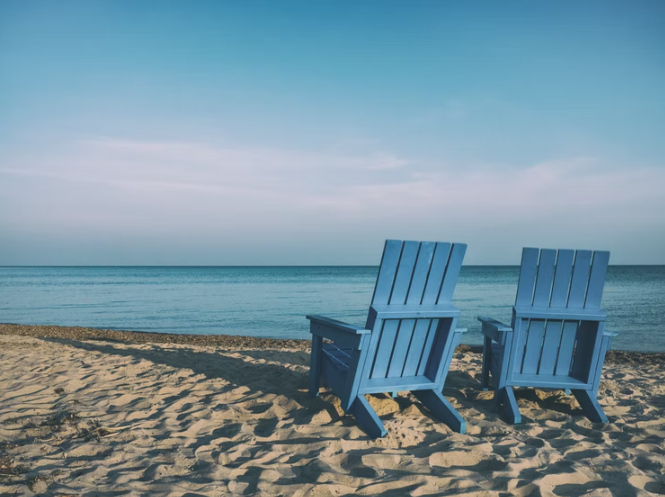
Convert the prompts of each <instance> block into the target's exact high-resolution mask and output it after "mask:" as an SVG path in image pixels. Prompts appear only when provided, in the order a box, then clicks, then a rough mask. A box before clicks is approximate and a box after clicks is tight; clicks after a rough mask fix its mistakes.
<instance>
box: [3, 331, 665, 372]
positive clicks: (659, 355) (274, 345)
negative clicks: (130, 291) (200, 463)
mask: <svg viewBox="0 0 665 497" xmlns="http://www.w3.org/2000/svg"><path fill="white" fill-rule="evenodd" d="M0 335H19V336H29V337H33V338H65V339H70V340H106V341H112V342H124V343H173V344H182V345H203V346H211V347H221V348H226V349H291V350H309V348H310V341H309V340H298V339H289V340H286V339H278V338H258V337H245V336H234V335H177V334H174V333H173V334H172V333H151V332H144V331H115V330H101V329H97V328H80V327H76V326H31V325H23V324H0ZM482 351H483V348H482V347H480V346H477V345H460V346H459V347H458V348H457V352H458V353H469V352H470V353H482ZM605 361H606V362H608V363H616V364H635V365H638V364H641V365H658V364H662V365H665V353H664V352H627V351H622V350H611V351H609V352H608V353H607V357H606V360H605Z"/></svg>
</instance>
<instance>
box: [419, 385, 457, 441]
mask: <svg viewBox="0 0 665 497" xmlns="http://www.w3.org/2000/svg"><path fill="white" fill-rule="evenodd" d="M412 393H413V395H415V396H416V398H417V399H418V400H419V401H420V402H422V404H423V405H424V406H425V407H427V409H429V410H430V411H431V412H432V414H434V416H435V417H436V418H437V419H438V420H440V421H442V422H444V423H446V424H447V425H448V426H450V428H451V429H452V430H453V431H456V432H458V433H462V434H464V433H466V421H464V418H462V416H460V414H459V413H458V412H457V411H456V410H455V408H454V407H453V406H452V405H451V404H450V402H448V401H447V400H446V398H445V397H444V396H443V395H442V394H441V393H439V392H437V391H435V390H416V391H414V392H412Z"/></svg>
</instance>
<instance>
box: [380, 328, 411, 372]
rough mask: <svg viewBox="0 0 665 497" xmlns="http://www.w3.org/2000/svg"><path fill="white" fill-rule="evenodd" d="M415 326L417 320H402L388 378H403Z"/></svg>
mask: <svg viewBox="0 0 665 497" xmlns="http://www.w3.org/2000/svg"><path fill="white" fill-rule="evenodd" d="M415 325H416V320H415V319H403V320H402V322H401V324H400V326H399V330H398V332H397V339H396V340H395V348H394V349H393V355H392V357H391V358H390V365H389V366H388V374H387V377H388V378H398V377H400V376H402V371H404V363H405V362H406V355H407V354H408V353H409V346H410V345H411V339H412V338H413V331H414V327H415Z"/></svg>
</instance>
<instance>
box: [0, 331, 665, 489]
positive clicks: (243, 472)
mask: <svg viewBox="0 0 665 497" xmlns="http://www.w3.org/2000/svg"><path fill="white" fill-rule="evenodd" d="M480 362H481V356H480V355H479V354H477V353H471V352H465V353H457V354H456V357H455V359H454V362H453V364H452V367H451V372H450V375H449V377H448V382H447V386H446V389H445V390H444V394H445V395H446V396H447V397H448V398H449V399H450V400H451V402H452V403H453V405H454V406H455V408H456V409H457V410H458V411H459V412H460V413H461V414H462V416H464V418H465V419H466V420H467V423H468V433H467V434H466V435H460V434H457V433H453V432H452V431H451V430H450V429H449V428H448V427H447V426H446V425H444V424H442V423H439V422H437V421H436V420H434V419H433V418H432V417H431V416H430V415H429V414H428V412H427V410H426V409H424V408H423V407H422V406H421V405H420V404H419V403H418V402H417V401H416V400H415V398H414V397H412V396H411V395H409V394H406V393H402V394H400V396H399V397H398V398H396V399H392V398H390V397H388V396H382V397H370V403H371V404H372V405H373V407H374V408H375V409H376V411H377V412H378V413H379V415H380V416H381V417H382V419H383V421H384V424H385V426H386V428H387V429H388V435H387V436H386V437H385V438H383V439H378V440H372V439H369V438H368V437H367V436H366V435H365V433H364V432H363V431H362V430H361V429H360V428H359V427H358V425H357V424H356V422H355V420H354V419H353V418H351V417H347V416H344V415H343V413H342V411H341V410H340V407H339V401H338V400H337V398H336V397H334V396H333V395H330V394H327V393H325V392H322V394H321V396H320V397H319V398H316V399H313V398H310V397H309V396H308V395H307V379H308V371H309V368H308V364H309V353H308V352H307V351H303V350H297V349H284V348H282V349H258V348H240V349H228V348H221V347H215V346H197V345H183V344H155V343H142V344H132V343H122V342H111V341H97V340H95V341H93V340H87V341H80V340H73V339H62V338H41V339H40V338H33V337H26V336H17V335H0V385H1V389H0V495H34V494H45V495H99V496H116V495H173V496H190V497H191V496H195V495H205V496H221V495H268V496H273V495H274V496H277V495H282V496H287V495H288V496H290V497H298V496H341V495H351V494H354V493H355V494H359V495H387V496H390V495H394V496H404V495H413V496H419V495H456V496H462V495H469V496H471V495H474V496H497V497H498V496H509V495H517V496H539V495H540V496H581V495H584V496H611V495H614V496H627V497H630V496H642V495H654V494H655V495H658V494H665V477H664V476H663V474H664V473H665V444H664V440H665V382H663V366H662V362H661V361H642V362H641V363H640V362H639V361H638V362H637V363H628V362H613V363H609V364H606V367H605V371H604V377H603V382H602V384H601V395H600V403H601V404H602V405H603V408H604V409H605V412H606V413H607V415H608V417H609V419H610V423H609V424H606V425H602V424H594V423H591V422H590V421H589V420H587V419H586V418H585V417H584V416H583V415H582V412H581V410H580V408H579V406H578V405H577V403H576V401H575V400H574V398H573V397H572V396H566V395H565V394H564V393H563V392H543V391H538V390H533V389H525V390H518V392H517V395H518V402H519V404H520V408H521V410H522V413H523V417H524V419H525V422H524V424H522V425H517V426H511V425H508V424H506V423H505V422H504V421H503V420H502V417H501V413H500V412H499V411H498V410H497V407H496V406H495V404H494V402H493V400H492V396H493V393H492V392H482V391H480V390H479V384H480V383H479V374H480Z"/></svg>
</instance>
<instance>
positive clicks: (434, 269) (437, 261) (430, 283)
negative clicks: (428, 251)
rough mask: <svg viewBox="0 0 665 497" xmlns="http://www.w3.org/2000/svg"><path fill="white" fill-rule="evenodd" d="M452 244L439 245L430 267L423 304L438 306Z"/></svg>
mask: <svg viewBox="0 0 665 497" xmlns="http://www.w3.org/2000/svg"><path fill="white" fill-rule="evenodd" d="M451 247H452V244H450V243H437V244H436V248H435V250H434V255H433V256H432V265H431V266H430V271H429V276H428V277H427V283H426V284H425V293H424V294H423V300H422V303H423V304H436V303H437V301H438V299H439V293H440V292H441V285H442V284H443V275H444V274H445V272H446V267H447V265H448V256H449V255H450V249H451Z"/></svg>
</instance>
